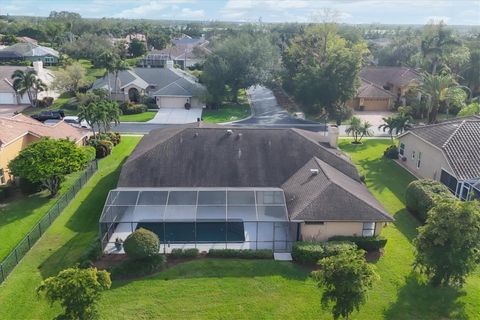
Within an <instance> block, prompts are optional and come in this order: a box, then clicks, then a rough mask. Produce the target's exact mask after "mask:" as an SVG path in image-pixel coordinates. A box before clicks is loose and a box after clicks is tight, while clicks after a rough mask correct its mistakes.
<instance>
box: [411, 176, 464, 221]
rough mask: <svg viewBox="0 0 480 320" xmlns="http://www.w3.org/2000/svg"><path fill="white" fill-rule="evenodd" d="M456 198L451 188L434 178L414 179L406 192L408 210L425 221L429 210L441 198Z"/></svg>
mask: <svg viewBox="0 0 480 320" xmlns="http://www.w3.org/2000/svg"><path fill="white" fill-rule="evenodd" d="M449 198H450V199H455V197H454V196H453V194H452V193H451V192H450V190H449V189H448V188H447V187H446V186H445V185H444V184H442V183H440V182H438V181H434V180H427V179H424V180H416V181H412V182H411V183H410V184H409V185H408V187H407V190H406V193H405V202H406V206H407V209H408V211H410V212H411V213H412V214H414V215H416V216H417V217H418V219H420V221H422V222H425V220H426V219H427V213H428V211H429V210H430V209H431V208H433V206H434V205H435V202H437V201H438V200H439V199H449Z"/></svg>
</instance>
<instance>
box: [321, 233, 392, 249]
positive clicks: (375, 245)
mask: <svg viewBox="0 0 480 320" xmlns="http://www.w3.org/2000/svg"><path fill="white" fill-rule="evenodd" d="M328 241H348V242H353V243H355V244H356V245H357V247H358V248H359V249H363V250H365V251H367V252H370V251H376V250H380V249H382V248H384V247H385V245H386V244H387V239H385V238H384V237H381V236H375V237H355V236H334V237H331V238H330V239H328Z"/></svg>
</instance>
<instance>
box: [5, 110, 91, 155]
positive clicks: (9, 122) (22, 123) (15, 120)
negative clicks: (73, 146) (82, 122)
mask: <svg viewBox="0 0 480 320" xmlns="http://www.w3.org/2000/svg"><path fill="white" fill-rule="evenodd" d="M27 133H30V134H33V135H36V136H39V137H51V138H55V139H60V138H64V139H65V138H68V139H70V140H73V141H75V142H77V141H79V140H81V139H83V138H84V137H86V136H88V135H89V134H90V130H86V129H80V128H75V127H72V126H71V125H69V124H67V123H65V122H63V121H60V122H58V123H56V124H55V125H53V126H48V125H45V124H43V123H41V122H39V121H37V120H34V119H32V118H30V117H27V116H25V115H23V114H18V115H16V116H14V117H12V118H5V117H0V146H2V147H3V146H5V145H7V144H9V143H11V142H13V141H14V140H16V139H18V138H19V137H21V136H23V135H25V134H27Z"/></svg>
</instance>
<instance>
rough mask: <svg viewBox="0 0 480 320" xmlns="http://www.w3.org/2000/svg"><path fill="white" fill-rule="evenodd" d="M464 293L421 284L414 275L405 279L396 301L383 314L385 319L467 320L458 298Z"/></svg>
mask: <svg viewBox="0 0 480 320" xmlns="http://www.w3.org/2000/svg"><path fill="white" fill-rule="evenodd" d="M465 294H466V293H465V292H464V291H462V290H460V289H457V288H452V287H439V288H434V287H432V286H430V285H429V284H427V283H422V282H421V280H419V278H418V276H417V275H416V274H415V273H411V274H409V275H408V276H407V277H406V283H405V286H403V287H402V288H401V289H400V291H399V292H398V295H397V301H396V302H395V303H394V304H392V305H391V306H390V308H388V309H387V310H386V311H385V312H384V317H385V319H389V320H394V319H399V320H403V319H457V320H461V319H468V316H467V314H466V312H465V305H464V303H463V302H460V301H458V298H459V297H461V296H464V295H465Z"/></svg>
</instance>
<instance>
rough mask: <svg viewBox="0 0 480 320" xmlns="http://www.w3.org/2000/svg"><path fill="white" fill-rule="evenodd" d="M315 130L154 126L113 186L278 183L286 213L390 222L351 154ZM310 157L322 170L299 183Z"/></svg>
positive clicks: (258, 184) (306, 169) (306, 171)
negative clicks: (325, 142)
mask: <svg viewBox="0 0 480 320" xmlns="http://www.w3.org/2000/svg"><path fill="white" fill-rule="evenodd" d="M228 129H231V130H233V133H232V134H231V135H228V134H227V130H228ZM318 135H320V134H315V133H311V132H308V133H307V132H305V131H303V130H299V129H257V128H255V129H254V128H227V127H223V126H222V127H221V126H216V125H207V126H202V127H198V125H196V124H191V125H186V126H182V127H175V128H165V129H158V130H154V131H152V132H150V133H149V134H148V135H146V136H145V137H144V138H143V139H142V141H141V142H140V143H139V144H138V146H137V147H136V149H135V150H134V151H133V153H132V154H131V156H130V157H129V159H128V160H127V162H126V163H125V164H124V166H123V168H122V172H121V175H120V179H119V182H118V187H134V188H135V187H281V188H284V190H285V192H286V195H289V196H290V197H292V196H293V197H294V198H295V202H292V203H287V205H288V207H289V211H291V218H292V219H293V218H295V219H300V220H302V219H305V220H344V221H346V220H348V221H391V220H392V218H391V217H390V216H388V214H386V213H385V211H384V210H383V208H382V207H381V205H380V204H379V203H378V202H377V201H376V200H375V199H374V198H373V196H371V195H370V194H369V192H368V190H367V189H366V187H365V186H364V185H362V184H361V183H360V179H359V176H358V172H357V170H356V168H355V166H354V165H353V164H352V163H351V162H350V160H349V159H348V158H347V157H345V156H344V155H343V154H341V153H340V152H339V151H338V150H333V149H329V148H327V147H325V146H323V145H321V143H320V142H319V141H320V140H321V139H320V137H319V136H318ZM313 159H314V160H313ZM312 161H315V166H316V167H319V168H321V169H322V175H321V174H319V175H317V176H315V178H314V183H313V184H303V182H304V181H303V180H302V179H307V177H306V176H305V175H308V174H310V171H309V169H310V167H312V166H313V164H312ZM307 180H308V179H307ZM287 200H288V199H287Z"/></svg>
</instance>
